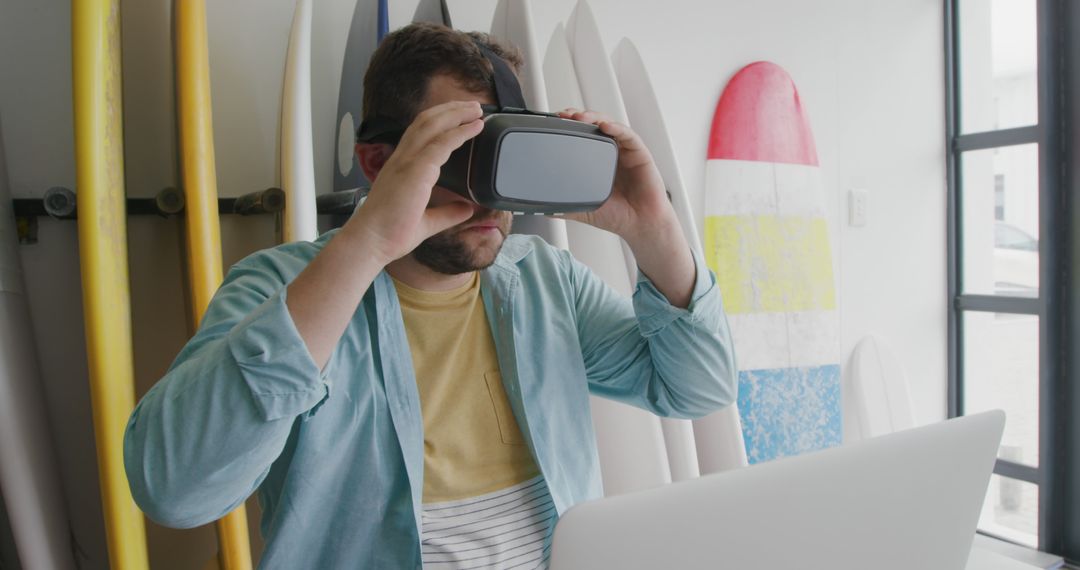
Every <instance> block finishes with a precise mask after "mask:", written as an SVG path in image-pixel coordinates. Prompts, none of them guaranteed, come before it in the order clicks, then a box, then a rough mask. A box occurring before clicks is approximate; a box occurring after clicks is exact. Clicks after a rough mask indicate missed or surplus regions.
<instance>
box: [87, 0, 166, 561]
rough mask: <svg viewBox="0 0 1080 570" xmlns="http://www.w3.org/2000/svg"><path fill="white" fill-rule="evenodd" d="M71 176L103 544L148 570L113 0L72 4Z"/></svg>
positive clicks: (112, 553)
mask: <svg viewBox="0 0 1080 570" xmlns="http://www.w3.org/2000/svg"><path fill="white" fill-rule="evenodd" d="M71 10H72V12H71V56H72V85H71V87H72V93H74V108H75V114H74V118H75V180H76V187H77V188H78V189H79V192H78V195H77V200H78V211H79V221H78V226H79V264H80V272H81V274H82V292H83V316H84V326H85V329H86V346H87V363H88V367H89V376H90V400H91V407H92V408H93V414H94V439H95V441H96V444H97V455H98V472H99V475H100V478H101V502H102V506H103V510H104V516H105V540H106V544H107V545H108V551H109V561H110V563H111V565H112V567H113V568H118V569H130V568H146V567H147V566H148V564H149V562H148V558H147V553H146V527H145V524H144V522H143V515H142V513H141V512H140V511H139V509H138V507H136V506H135V501H134V499H132V497H131V491H130V488H129V487H128V481H127V474H126V473H125V472H124V429H125V427H127V421H128V417H129V416H130V415H131V411H132V410H133V409H134V408H135V372H134V360H133V351H132V337H131V291H130V289H129V287H128V266H127V220H126V217H125V215H126V214H125V204H124V202H125V197H124V140H123V133H124V129H123V117H122V113H123V102H122V97H121V92H122V89H123V85H122V80H121V58H120V3H119V0H87V1H85V2H75V3H73V4H72V6H71Z"/></svg>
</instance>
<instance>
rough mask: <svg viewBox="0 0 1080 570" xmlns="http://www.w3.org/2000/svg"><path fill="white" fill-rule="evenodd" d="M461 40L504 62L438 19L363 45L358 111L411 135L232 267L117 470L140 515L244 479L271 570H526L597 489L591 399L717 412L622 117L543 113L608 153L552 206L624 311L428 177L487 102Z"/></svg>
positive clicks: (687, 266)
mask: <svg viewBox="0 0 1080 570" xmlns="http://www.w3.org/2000/svg"><path fill="white" fill-rule="evenodd" d="M477 43H481V44H484V45H485V46H486V47H487V48H488V49H490V50H491V51H493V52H495V53H496V54H497V55H498V56H499V57H501V58H503V59H504V60H506V61H507V62H509V63H510V64H511V65H513V66H514V67H520V57H519V56H517V55H516V53H515V52H514V51H513V50H512V48H507V47H505V46H502V45H499V44H497V43H495V42H493V41H492V40H491V39H490V38H488V37H487V36H485V35H482V34H471V35H466V34H463V33H460V32H456V31H452V30H449V29H447V28H444V27H441V26H435V25H426V24H419V25H413V26H409V27H407V28H404V29H402V30H399V31H397V32H395V33H393V34H391V35H389V36H387V37H386V38H385V40H384V41H383V43H382V44H381V45H380V47H379V49H378V50H377V52H376V53H375V55H374V56H373V58H372V62H371V65H370V67H369V71H368V73H367V75H366V77H365V102H364V103H365V104H364V116H365V118H370V117H372V116H374V115H375V114H379V115H381V116H384V117H385V116H389V117H392V118H395V119H397V120H399V121H400V122H402V123H403V124H408V125H409V127H408V129H407V130H406V131H405V133H404V135H403V136H402V137H401V139H400V142H399V143H398V144H397V145H394V146H392V145H389V144H376V143H360V144H358V145H357V154H358V156H359V158H360V164H361V166H362V167H363V168H364V172H365V174H366V175H367V177H368V179H370V180H373V181H374V184H373V186H372V189H371V193H370V195H369V197H368V199H367V201H366V202H365V203H364V205H363V206H361V207H360V208H358V209H357V211H356V213H355V214H354V215H353V216H352V217H351V219H350V220H349V221H348V222H347V223H346V224H345V225H344V227H342V228H341V230H339V231H336V232H330V233H328V234H326V235H324V236H322V237H320V238H319V239H318V240H317V241H316V242H314V243H295V244H288V245H283V246H280V247H277V248H274V249H272V250H267V251H262V252H258V253H256V254H254V255H252V256H250V257H248V258H247V259H245V260H243V261H241V262H240V263H238V264H237V265H236V266H234V267H233V268H232V270H231V271H230V272H229V275H228V277H227V278H226V280H225V283H224V284H223V285H222V287H221V290H220V291H219V292H218V294H217V296H216V297H215V299H214V301H213V303H212V304H211V306H210V308H209V309H208V311H207V315H206V316H205V318H204V321H203V325H202V327H201V329H200V330H199V332H198V334H197V335H196V336H195V337H194V338H193V339H192V340H191V341H190V342H189V343H188V345H187V346H186V347H185V348H184V349H183V351H182V352H181V353H180V355H179V356H178V357H177V360H176V362H175V363H174V364H173V366H172V367H171V368H170V370H169V372H168V374H167V375H166V376H165V378H163V379H162V380H161V381H160V382H159V383H158V384H157V385H156V386H155V387H154V388H153V389H152V390H151V391H150V393H148V394H147V395H146V397H145V398H143V400H142V402H140V404H139V406H138V407H137V408H136V409H135V411H134V412H133V414H132V417H131V420H130V423H129V426H128V430H127V434H126V442H125V443H126V445H125V463H126V466H127V471H128V477H129V480H130V483H131V488H132V492H133V494H134V496H135V499H136V501H137V502H138V503H139V505H140V506H141V507H142V508H143V509H144V510H145V511H146V513H147V514H148V515H149V516H150V517H151V518H153V519H155V520H157V521H160V522H162V523H164V524H167V525H170V526H179V527H190V526H196V525H201V524H204V523H207V522H209V521H212V520H214V519H216V518H218V517H220V516H222V515H224V514H225V513H227V512H229V511H230V510H231V509H233V508H235V507H236V506H238V505H240V504H242V502H243V501H244V500H245V499H246V498H247V497H248V496H249V495H250V494H251V493H252V492H254V491H255V490H256V489H258V491H259V497H260V500H261V504H262V507H263V521H262V531H263V534H264V535H265V537H266V550H265V552H264V554H263V558H262V566H263V567H266V568H320V569H324V568H416V567H419V566H421V564H423V565H424V566H427V567H434V568H472V567H481V566H483V567H500V568H511V567H521V568H534V567H543V566H544V565H545V564H546V560H547V554H548V552H547V550H548V546H549V544H550V534H551V530H552V528H553V526H554V523H555V520H556V519H557V517H558V515H559V514H561V513H563V512H565V510H566V509H568V508H569V507H570V506H572V505H574V504H575V503H578V502H580V501H582V500H585V499H592V498H598V497H600V496H601V495H602V489H601V484H600V472H599V464H598V460H597V452H596V444H595V437H594V435H593V432H592V424H591V418H590V415H589V403H588V395H589V393H590V392H591V393H593V394H598V395H601V396H606V397H609V398H612V399H615V400H619V401H623V402H627V403H630V404H633V405H636V406H639V407H642V408H645V409H647V410H650V411H653V412H655V413H658V414H662V415H666V416H673V417H698V416H702V415H705V414H707V413H710V412H713V411H715V410H717V409H719V408H721V407H723V406H725V405H727V404H729V403H730V402H731V401H732V399H733V397H734V392H735V380H734V366H733V362H732V354H731V341H730V337H729V334H728V330H727V324H726V322H725V319H724V316H723V312H722V309H721V306H720V298H719V293H718V292H717V288H716V285H715V280H714V279H713V277H712V275H711V274H710V273H709V271H708V270H707V269H705V268H704V266H703V264H702V262H701V260H700V259H695V258H694V256H693V255H692V254H691V250H690V247H689V246H688V244H687V243H686V242H685V240H684V238H683V236H682V233H681V231H680V229H679V225H678V222H677V220H676V217H675V214H674V212H673V210H672V208H671V206H670V204H669V202H668V200H667V197H666V193H665V191H664V187H663V183H662V181H661V179H660V177H659V174H658V173H657V170H656V167H655V166H654V164H653V161H652V158H651V156H650V155H649V152H648V150H647V149H646V148H645V147H644V146H643V144H642V143H641V140H640V139H639V138H638V136H637V135H635V134H634V133H633V132H632V131H631V130H630V129H628V128H627V127H626V126H623V125H619V124H616V123H613V122H610V121H607V120H605V119H603V118H602V117H600V116H598V115H596V114H594V113H588V112H580V111H575V110H568V111H566V112H564V113H563V116H564V117H565V118H572V119H575V120H580V121H586V122H590V123H594V124H597V125H598V126H599V128H600V129H601V130H603V131H604V132H605V133H607V134H608V135H610V136H612V137H614V138H615V139H616V141H617V142H618V144H619V146H620V160H619V167H618V172H617V174H616V182H615V189H614V192H613V196H612V197H611V199H610V200H609V201H608V202H606V203H605V204H604V205H603V206H602V207H601V208H600V209H598V210H596V211H594V212H590V213H588V214H584V215H573V216H567V217H571V218H574V219H577V220H580V221H582V222H585V223H588V224H592V225H594V226H596V227H598V228H602V229H605V230H608V231H612V232H614V233H616V234H618V235H620V236H622V237H623V238H624V239H625V240H626V241H627V243H629V245H630V247H631V249H632V250H633V253H634V255H635V256H636V258H637V261H638V263H639V266H640V269H641V273H642V278H641V279H640V280H639V283H638V287H637V291H636V292H635V294H634V299H633V301H632V302H631V300H630V299H624V298H621V297H619V296H618V295H616V294H615V293H614V292H612V291H611V290H610V289H609V288H607V287H606V286H605V285H604V284H603V283H602V282H601V281H599V279H598V278H596V277H595V276H594V275H592V274H591V273H590V272H589V271H588V270H587V269H586V268H585V267H584V266H583V265H581V264H580V263H578V262H576V261H575V260H574V259H573V258H572V257H571V256H570V255H569V254H568V253H566V252H564V251H561V250H557V249H554V248H552V247H550V246H548V245H547V244H545V243H544V242H543V241H542V240H539V239H538V238H535V237H528V236H508V235H507V234H508V232H509V230H510V220H511V218H510V214H509V213H507V212H497V211H492V210H487V209H485V208H481V207H479V206H477V205H475V204H473V203H472V202H469V201H467V200H466V199H465V198H462V197H461V196H459V195H457V194H455V193H453V192H450V191H449V190H446V189H444V188H440V187H437V186H435V184H436V181H437V179H438V176H439V168H440V166H441V165H442V164H443V163H445V161H446V160H447V158H448V157H449V155H450V153H451V152H452V151H453V150H454V149H455V148H457V147H459V146H460V145H461V144H462V143H464V142H465V141H467V140H468V139H470V138H472V137H473V136H475V135H476V134H478V133H479V132H480V130H481V128H482V121H481V120H480V119H481V117H482V111H481V108H480V103H492V102H493V101H492V99H493V94H492V90H491V87H490V86H491V84H492V72H491V66H490V64H489V63H488V62H487V61H486V60H485V58H484V56H483V55H481V52H480V51H479V49H478V47H477Z"/></svg>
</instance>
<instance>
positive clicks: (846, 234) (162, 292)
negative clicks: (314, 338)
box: [0, 0, 946, 568]
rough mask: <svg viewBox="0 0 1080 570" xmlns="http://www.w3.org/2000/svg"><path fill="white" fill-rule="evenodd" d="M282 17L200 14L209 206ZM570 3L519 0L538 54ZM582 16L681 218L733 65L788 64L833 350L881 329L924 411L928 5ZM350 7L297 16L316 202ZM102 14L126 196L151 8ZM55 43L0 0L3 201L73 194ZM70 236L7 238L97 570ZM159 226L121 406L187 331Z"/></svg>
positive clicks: (163, 103)
mask: <svg viewBox="0 0 1080 570" xmlns="http://www.w3.org/2000/svg"><path fill="white" fill-rule="evenodd" d="M415 3H416V0H412V1H411V2H408V1H406V2H401V1H396V0H395V1H392V5H393V6H394V9H393V11H392V17H394V20H393V21H392V24H397V23H400V22H401V21H402V17H407V16H408V15H411V14H412V12H413V7H414V6H415ZM292 4H293V3H292V2H291V1H290V0H258V1H256V0H233V1H229V2H210V3H209V7H208V10H209V11H208V15H209V18H210V24H209V26H210V35H211V40H210V41H211V46H210V47H211V66H212V81H213V88H214V91H213V94H214V112H215V116H214V124H215V143H216V148H217V157H218V160H217V165H218V181H219V191H220V193H221V195H222V196H236V195H239V194H242V193H245V192H249V191H252V190H258V189H262V188H265V187H267V186H273V185H275V184H276V182H277V177H276V163H277V152H276V142H277V113H278V109H279V105H280V96H281V95H280V91H281V85H280V82H281V75H282V69H283V67H284V58H285V46H286V38H287V35H288V31H289V23H290V21H291V17H292ZM494 4H495V2H494V1H492V0H464V1H461V2H454V1H452V2H451V8H452V9H454V10H456V11H457V13H456V15H455V18H456V20H457V22H458V23H460V22H466V21H479V22H486V21H490V16H489V14H490V13H491V11H492V10H493V9H494ZM573 5H574V2H573V0H548V1H545V2H534V4H533V11H534V18H535V20H536V25H537V32H538V34H537V35H538V37H539V38H540V40H541V44H542V46H546V42H547V38H548V37H550V34H551V31H552V30H553V28H554V26H555V24H556V22H558V21H560V20H565V19H566V18H567V17H568V16H569V14H570V11H571V10H572V8H573ZM591 6H592V8H593V10H594V12H595V14H596V16H597V19H598V21H599V22H600V26H601V33H602V34H603V39H604V41H605V44H606V45H607V46H608V47H609V49H612V48H614V47H615V45H616V44H617V43H618V41H619V40H620V39H621V38H622V37H624V36H625V37H629V38H631V39H633V40H634V41H635V43H636V44H637V45H638V48H639V50H640V51H641V54H642V56H643V58H644V60H645V63H646V65H647V66H648V67H649V70H650V73H651V75H652V78H653V82H654V84H655V87H656V90H657V94H658V97H659V98H660V101H661V103H662V104H663V105H664V107H665V112H666V117H665V118H666V121H667V124H668V127H669V129H670V131H671V133H670V134H671V137H672V140H673V142H674V145H675V149H676V151H677V153H678V155H679V159H680V162H681V165H682V169H683V176H684V179H685V182H686V184H687V186H688V188H689V189H690V191H691V196H692V199H693V201H694V203H695V204H697V205H699V206H700V205H701V204H702V196H701V191H700V188H701V186H702V183H703V176H704V168H703V166H704V157H705V149H706V143H707V137H708V133H709V126H710V123H711V118H712V111H713V107H714V105H715V103H716V100H717V97H718V96H719V94H720V91H721V90H722V88H723V86H724V85H725V83H726V82H727V80H728V79H729V78H730V77H731V75H732V74H734V72H736V71H737V70H738V69H739V68H740V67H742V66H743V65H745V64H748V63H751V62H753V61H757V60H763V59H766V60H771V61H773V62H775V63H778V64H780V65H781V66H783V67H785V68H786V69H787V70H788V72H789V73H790V74H791V76H792V77H793V78H794V80H795V82H796V85H797V86H798V88H799V90H800V93H801V96H802V100H803V103H804V105H805V107H806V108H807V110H808V112H809V115H810V122H811V125H812V128H813V129H814V132H815V135H816V138H817V143H818V152H819V156H820V160H821V166H822V171H823V175H824V176H823V180H824V184H825V189H826V193H827V196H828V197H829V212H828V214H829V220H830V223H831V228H832V234H833V237H834V243H835V246H834V247H835V250H836V252H837V256H836V261H835V264H836V266H837V268H838V271H839V278H838V287H839V289H840V293H841V294H840V299H841V313H842V348H843V355H844V358H845V360H846V358H847V355H848V354H849V353H850V350H851V348H852V347H853V346H854V344H855V343H856V342H857V341H858V340H859V339H860V338H861V337H862V336H863V335H865V334H869V333H875V334H879V335H881V336H882V337H884V338H885V339H886V340H888V341H891V343H892V344H893V348H894V349H895V350H896V351H897V353H898V354H899V356H900V357H901V359H902V360H903V361H904V362H905V364H906V366H907V368H908V370H907V371H908V374H909V377H910V379H911V381H912V392H913V397H914V399H915V406H916V409H915V411H916V419H917V421H918V422H920V423H923V422H929V421H933V420H936V419H939V418H942V417H944V413H945V359H946V352H945V348H946V344H945V340H946V339H945V328H946V300H945V294H946V284H945V170H944V159H943V157H944V109H943V105H944V87H943V78H944V70H943V55H942V54H943V32H942V28H943V15H942V12H943V11H942V6H941V2H940V1H939V0H906V1H903V2H897V1H886V0H818V1H816V2H805V1H800V0H760V1H757V2H739V1H736V0H727V1H722V2H703V1H700V0H668V1H667V2H665V3H663V4H660V3H656V2H644V1H627V0H622V1H618V0H593V1H592V2H591ZM661 6H662V7H661ZM461 10H467V11H469V12H471V14H469V13H463V12H461ZM351 11H352V2H351V1H350V0H319V1H318V2H316V9H315V14H314V18H315V26H316V29H317V30H318V31H317V33H316V34H315V43H314V45H313V56H314V58H315V60H316V62H318V63H317V64H316V65H315V70H314V73H313V80H314V86H313V93H312V95H313V101H314V103H315V105H316V116H315V128H316V135H315V136H316V141H315V142H316V149H315V150H316V164H317V166H318V168H319V170H318V173H317V174H318V180H317V183H318V186H319V190H320V192H325V191H328V190H329V188H330V185H331V182H332V180H331V178H330V169H331V168H332V159H331V153H332V152H333V144H332V143H333V140H334V136H335V132H334V129H335V118H334V117H333V115H334V107H335V106H336V98H337V90H338V74H339V70H340V68H341V53H342V50H343V46H344V38H345V33H346V32H347V27H348V25H349V18H350V16H351ZM123 17H124V24H123V31H124V38H123V42H124V44H123V49H124V64H125V69H126V74H125V80H124V97H125V112H126V120H125V137H126V170H127V187H128V194H129V195H130V196H139V197H149V196H152V195H153V194H154V193H155V192H157V190H159V189H161V188H163V187H165V186H170V185H172V186H175V185H178V184H179V181H178V180H177V176H178V175H177V168H176V154H175V128H174V123H173V105H174V103H173V89H174V86H173V83H172V79H171V73H172V72H171V65H172V63H171V61H172V60H171V58H172V55H171V32H170V23H169V22H170V20H169V18H170V6H169V3H168V2H162V1H159V2H145V1H142V2H132V1H128V2H124V3H123ZM69 32H70V9H69V3H68V2H66V1H62V0H37V1H34V2H4V3H2V4H0V114H2V116H3V126H4V131H3V133H2V136H3V137H4V142H5V147H6V148H7V150H8V152H9V156H8V164H9V170H10V173H11V177H12V188H13V190H14V193H15V194H16V196H17V197H33V196H40V195H41V194H42V193H43V192H44V191H45V189H47V188H48V187H50V186H56V185H63V186H68V187H72V186H73V185H74V161H73V150H72V148H73V144H72V122H71V121H72V119H71V115H72V112H71V80H70V42H69V39H68V37H69ZM851 188H864V189H867V190H868V192H869V195H870V204H869V224H868V225H867V226H866V227H863V228H850V227H848V226H847V225H846V193H847V191H848V190H849V189H851ZM699 212H700V208H699ZM699 221H700V220H699ZM4 223H6V222H4ZM699 227H700V225H699ZM74 230H75V226H74V224H73V223H71V222H53V221H48V220H46V221H42V224H41V231H40V236H39V237H40V243H38V244H36V245H25V246H22V248H21V253H22V256H23V263H24V265H25V270H26V277H27V280H28V285H29V290H30V301H31V309H32V312H33V315H34V319H35V330H34V333H35V334H36V336H37V340H38V346H39V350H40V351H41V355H40V356H41V360H42V365H43V369H44V375H45V383H46V388H47V392H48V394H47V395H48V401H49V404H50V407H51V412H52V424H53V426H54V430H55V436H56V440H57V446H58V449H59V453H60V457H61V462H62V467H63V470H64V479H65V481H64V482H65V492H66V493H67V495H68V497H67V499H68V502H69V504H70V507H71V511H72V512H71V518H72V527H73V531H74V534H75V536H76V538H77V539H78V541H79V543H80V546H81V548H82V550H83V552H84V567H85V568H105V567H106V554H105V548H104V534H103V531H102V528H101V524H100V521H101V509H100V505H99V499H98V495H97V475H96V468H95V459H94V451H93V438H92V430H91V423H90V412H89V403H88V402H89V399H88V390H87V387H86V383H87V381H86V372H85V369H86V366H85V352H84V349H83V338H82V328H81V318H80V315H81V306H80V300H79V288H78V268H77V259H76V255H75V251H76V236H75V231H74ZM180 231H182V230H181V224H179V223H178V222H176V221H168V220H160V219H156V218H145V217H143V218H133V219H132V220H131V221H130V223H129V236H130V242H131V253H130V257H131V264H132V273H131V279H132V291H133V303H134V320H135V324H134V326H135V338H136V351H137V355H138V356H137V357H136V362H135V366H136V375H137V378H138V390H139V393H140V394H142V393H143V392H145V390H146V389H148V387H149V386H150V385H152V383H153V382H154V381H155V380H156V379H157V378H158V377H159V376H160V375H161V373H162V372H163V371H164V369H165V368H166V367H167V366H168V364H169V362H170V360H171V358H172V357H173V356H174V355H175V353H176V352H177V351H178V350H179V348H180V346H181V345H182V343H183V341H184V339H185V338H186V336H187V330H186V329H187V323H186V320H185V319H186V318H185V316H184V315H185V314H186V311H185V308H184V301H183V299H184V290H183V287H182V286H181V285H180V283H181V281H182V278H181V276H182V264H181V261H180V250H179V242H178V238H179V236H180V234H179V232H180ZM222 232H223V240H224V244H225V248H226V252H225V260H226V264H230V263H232V262H234V261H236V260H237V259H238V258H239V257H241V256H243V255H245V254H246V253H248V252H250V251H252V250H253V249H256V248H258V247H266V246H269V245H271V244H272V241H273V227H272V222H271V221H270V220H269V219H267V218H265V217H263V218H258V219H236V218H232V217H226V218H224V219H223V227H222ZM253 522H255V521H253ZM150 540H151V552H152V564H153V567H154V568H190V567H197V566H199V565H201V563H202V562H204V561H205V560H207V559H208V558H209V557H210V556H211V555H212V553H213V551H214V549H215V547H214V541H213V533H212V531H210V530H209V529H201V530H196V531H172V530H167V529H161V528H158V527H154V526H151V527H150Z"/></svg>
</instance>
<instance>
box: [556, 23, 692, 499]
mask: <svg viewBox="0 0 1080 570" xmlns="http://www.w3.org/2000/svg"><path fill="white" fill-rule="evenodd" d="M605 58H606V56H605ZM605 61H606V59H605ZM543 67H544V82H545V86H546V88H547V96H548V103H549V104H550V105H551V108H553V109H565V108H567V107H574V108H577V109H581V108H583V103H582V98H581V90H580V87H579V85H578V78H579V77H580V74H579V73H577V72H575V70H574V60H573V57H572V56H571V53H570V46H569V45H568V44H567V41H566V30H565V29H564V28H563V26H562V24H561V23H560V24H558V25H557V26H556V27H555V31H554V33H553V34H552V37H551V40H550V42H549V43H548V47H547V50H546V52H545V55H544V65H543ZM566 231H567V237H568V238H569V243H570V251H571V252H572V253H573V254H574V257H576V258H577V259H578V260H579V261H581V262H582V263H584V264H586V265H588V266H589V268H590V269H592V271H593V272H594V273H596V274H597V275H598V276H599V277H600V278H601V279H603V280H604V281H605V282H606V283H607V284H608V285H609V286H611V287H612V288H613V289H614V290H615V291H617V292H618V293H620V294H622V295H626V296H627V297H629V296H630V294H631V293H632V291H633V290H632V288H631V287H632V286H631V281H630V278H629V276H628V275H627V271H626V266H625V264H624V261H623V258H622V255H621V253H620V249H619V246H618V242H619V241H620V240H619V239H618V237H616V236H614V235H612V234H610V233H608V232H605V231H602V230H598V229H596V228H593V227H591V226H587V225H585V224H581V223H578V222H574V221H567V222H566ZM589 401H590V404H591V407H592V417H593V427H594V429H595V431H596V443H597V450H598V453H599V455H600V470H601V475H602V477H603V482H604V493H605V494H606V495H608V496H611V495H619V494H622V493H628V492H631V491H636V490H640V489H647V488H650V487H656V486H658V485H663V484H665V483H669V482H671V469H670V467H669V466H668V461H667V450H666V448H665V444H664V435H663V431H662V430H661V428H660V421H659V419H658V418H657V417H656V416H654V415H652V414H650V413H648V412H645V411H643V410H640V409H637V408H634V407H631V406H627V405H625V404H620V403H618V402H614V401H611V400H608V399H605V398H598V397H595V396H594V397H590V398H589Z"/></svg>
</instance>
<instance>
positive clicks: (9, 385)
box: [0, 137, 75, 569]
mask: <svg viewBox="0 0 1080 570" xmlns="http://www.w3.org/2000/svg"><path fill="white" fill-rule="evenodd" d="M18 242H19V238H18V235H17V234H16V232H15V214H14V212H13V211H12V207H11V193H10V190H9V189H8V178H7V165H6V162H5V158H4V149H3V138H2V137H0V458H2V459H0V491H2V492H3V496H4V506H5V508H6V510H7V514H8V517H9V518H10V522H11V531H12V534H13V535H14V538H15V548H16V550H17V551H18V554H19V559H20V561H21V563H22V566H23V567H24V568H61V569H63V568H74V567H75V560H74V559H73V557H72V550H71V544H70V542H69V536H70V535H69V532H68V522H67V516H66V514H65V509H64V493H63V489H62V488H61V486H60V471H59V467H58V463H57V459H56V454H55V451H54V449H53V440H52V432H51V430H50V429H49V423H48V422H47V421H46V418H47V417H48V415H47V412H46V407H45V398H44V394H43V393H42V385H41V374H40V372H39V369H38V361H37V354H38V352H37V347H36V346H35V343H34V334H33V326H32V323H31V320H30V310H29V307H28V305H27V302H26V296H25V289H24V284H23V274H22V265H21V263H20V261H19V252H18V248H17V247H16V244H18Z"/></svg>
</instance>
